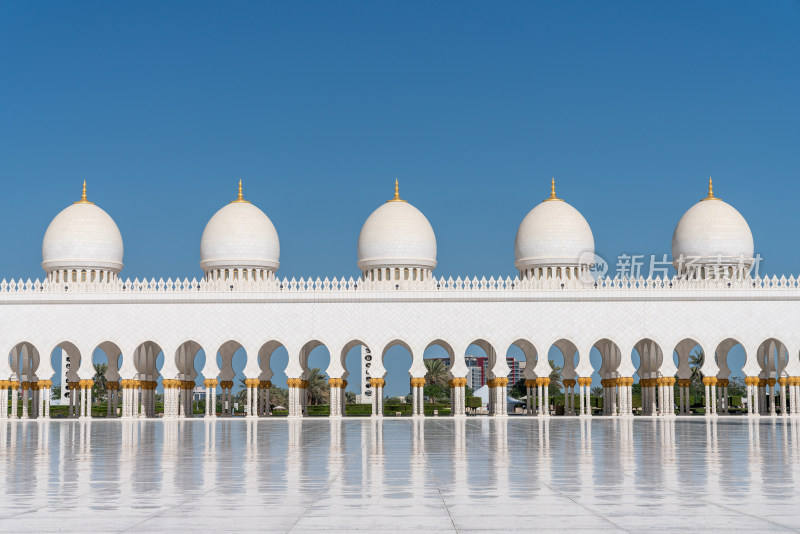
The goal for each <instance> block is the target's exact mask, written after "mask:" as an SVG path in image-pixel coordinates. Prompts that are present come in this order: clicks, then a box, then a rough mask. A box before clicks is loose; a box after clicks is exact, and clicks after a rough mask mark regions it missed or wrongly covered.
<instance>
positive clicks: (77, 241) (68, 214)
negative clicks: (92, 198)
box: [42, 182, 124, 283]
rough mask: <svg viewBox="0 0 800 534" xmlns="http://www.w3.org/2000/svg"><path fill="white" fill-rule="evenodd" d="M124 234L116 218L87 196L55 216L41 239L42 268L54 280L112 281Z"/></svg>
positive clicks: (116, 271)
mask: <svg viewBox="0 0 800 534" xmlns="http://www.w3.org/2000/svg"><path fill="white" fill-rule="evenodd" d="M123 252H124V248H123V243H122V235H121V234H120V231H119V228H118V227H117V225H116V223H115V222H114V219H112V218H111V217H110V216H109V215H108V214H107V213H106V212H105V211H103V210H102V209H100V208H99V207H97V206H96V205H95V204H93V203H92V202H89V201H88V200H87V199H86V182H84V184H83V195H82V196H81V200H79V201H78V202H75V203H74V204H72V205H70V206H68V207H67V208H65V209H64V210H62V211H61V212H60V213H59V214H58V215H56V216H55V218H54V219H53V221H52V222H51V223H50V225H49V226H48V227H47V231H46V232H45V234H44V239H43V240H42V268H43V269H44V270H45V271H46V272H47V279H48V280H49V281H51V282H64V283H67V282H90V283H96V282H111V281H114V280H116V279H117V275H118V274H119V272H120V271H121V270H122V267H123V263H122V257H123Z"/></svg>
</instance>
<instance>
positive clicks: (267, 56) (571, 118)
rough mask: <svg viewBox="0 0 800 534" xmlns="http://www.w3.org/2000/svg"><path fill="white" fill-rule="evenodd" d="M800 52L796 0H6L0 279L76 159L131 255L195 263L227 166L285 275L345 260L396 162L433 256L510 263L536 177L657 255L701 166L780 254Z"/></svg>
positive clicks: (228, 186)
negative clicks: (433, 244)
mask: <svg viewBox="0 0 800 534" xmlns="http://www.w3.org/2000/svg"><path fill="white" fill-rule="evenodd" d="M799 65H800V3H798V2H796V1H795V2H792V1H783V2H781V1H774V2H761V3H754V2H734V1H725V2H700V3H696V2H669V3H667V2H662V3H655V2H647V3H643V2H615V3H608V2H604V3H600V2H558V3H555V2H552V3H534V2H503V3H491V2H435V3H431V2H378V3H367V2H336V3H329V2H313V3H303V2H286V3H277V2H273V3H265V2H251V3H249V2H235V3H222V2H219V3H209V2H197V1H192V2H177V1H175V2H168V3H161V2H137V3H119V2H114V3H111V2H80V3H56V2H45V3H41V2H40V3H34V2H3V3H0V79H1V80H2V83H0V124H2V128H0V179H1V180H2V182H0V183H2V189H3V194H2V195H0V202H2V210H1V211H0V223H1V224H2V225H3V227H4V229H5V230H4V231H3V240H4V244H3V245H4V246H3V250H5V251H6V253H5V254H3V255H0V277H6V278H11V277H20V276H21V277H31V278H32V277H36V276H41V273H42V271H41V268H40V266H39V263H40V261H41V252H40V245H41V238H42V236H43V234H44V231H45V229H46V227H47V225H48V223H49V221H50V219H51V218H52V217H53V216H54V215H55V214H56V213H57V212H58V211H59V210H61V209H62V208H64V207H65V206H66V205H68V204H69V203H70V202H72V201H74V200H76V199H77V197H78V195H79V192H80V183H81V181H82V180H83V179H84V178H85V179H87V180H88V183H89V194H90V197H91V199H92V200H94V201H95V202H97V203H98V204H99V205H100V206H102V207H103V208H104V209H105V210H106V211H108V212H109V213H110V214H111V215H112V216H113V217H114V218H115V220H116V221H117V223H118V225H119V227H120V229H121V231H122V234H123V237H124V239H125V249H126V250H125V263H126V267H125V270H124V273H123V274H125V275H127V276H130V277H134V276H136V277H142V276H148V277H149V276H164V277H166V276H180V277H184V276H198V275H200V269H199V266H198V261H199V260H198V249H199V241H200V235H201V233H202V230H203V227H204V225H205V223H206V222H207V220H208V219H209V218H210V217H211V215H212V214H213V213H214V212H215V211H216V210H217V209H218V208H219V207H221V206H222V205H224V204H225V203H226V202H228V201H229V200H231V199H232V198H233V197H234V195H235V186H236V181H237V180H238V179H239V178H243V179H244V181H245V192H246V196H247V197H248V198H249V199H250V200H252V201H253V202H254V203H256V204H257V205H258V206H260V207H261V208H262V209H263V210H264V211H265V212H266V213H267V214H268V215H269V216H270V218H271V219H272V220H273V222H274V223H275V225H276V227H277V229H278V232H279V234H280V238H281V248H282V251H281V269H280V271H279V274H281V275H284V276H297V277H299V276H309V275H311V276H334V275H335V276H343V275H344V276H356V275H357V269H356V265H355V262H356V239H357V236H358V231H359V229H360V227H361V224H362V223H363V221H364V220H365V219H366V217H367V216H368V215H369V213H370V212H371V211H372V210H373V209H375V208H376V207H377V206H379V205H380V204H381V203H382V202H383V201H384V200H386V199H387V198H389V197H390V196H391V193H392V184H393V180H394V177H395V176H397V177H399V179H400V182H401V191H402V194H403V197H404V198H407V199H408V200H410V201H411V202H412V203H414V204H415V205H416V206H417V207H418V208H420V209H421V210H422V211H423V212H424V213H425V214H426V215H427V217H428V218H429V220H430V221H431V224H432V225H433V227H434V230H435V231H436V235H437V239H438V244H439V267H438V268H437V273H438V274H439V275H453V276H456V275H490V274H494V275H513V273H514V269H513V260H514V256H513V252H514V251H513V239H514V233H515V231H516V228H517V225H518V224H519V222H520V221H521V220H522V218H523V217H524V215H525V213H526V212H527V211H528V210H529V209H531V208H532V207H533V206H534V205H535V204H536V203H538V202H539V201H540V200H541V199H543V198H545V197H546V196H547V193H548V186H549V179H550V176H551V175H555V176H556V180H557V184H558V190H559V196H561V197H562V198H564V199H566V200H568V201H569V202H570V203H572V204H573V205H574V206H575V207H577V208H578V209H579V210H580V211H581V212H582V213H583V214H584V216H585V217H586V218H587V220H588V221H589V223H590V224H591V226H592V229H593V231H594V235H595V241H596V248H597V251H598V253H600V254H601V255H602V256H604V257H606V258H611V259H612V261H613V258H616V256H617V255H618V254H620V253H628V254H634V253H645V254H650V253H656V254H662V253H668V252H669V246H670V239H671V235H672V230H673V228H674V226H675V224H676V222H677V220H678V218H679V217H680V215H681V214H682V213H683V211H685V210H686V209H687V208H688V207H689V206H690V205H691V204H693V203H694V202H695V201H697V200H699V199H700V198H702V197H703V196H704V194H705V188H706V181H707V179H708V176H709V175H713V176H714V178H715V190H716V192H717V194H718V196H720V197H721V198H723V199H725V200H726V201H728V202H730V203H731V204H733V205H734V206H735V207H736V208H737V209H739V210H740V211H741V212H742V214H743V215H744V216H745V217H746V218H747V220H748V221H749V223H750V226H751V228H752V230H753V233H754V237H755V243H756V250H757V252H759V253H760V254H761V255H762V256H763V257H764V258H765V259H764V264H763V266H764V268H765V269H766V270H767V271H769V272H770V273H779V274H782V273H787V274H788V273H794V274H797V273H798V272H800V247H797V246H794V240H793V239H789V240H787V239H786V236H790V235H795V234H796V233H797V232H798V231H799V230H800V221H798V219H797V217H796V215H795V213H794V212H795V209H796V208H795V199H796V198H797V197H798V193H800V185H798V179H797V178H798V170H800V150H798V146H800V99H798V97H797V95H798V88H799V86H800V67H799ZM403 366H407V362H403ZM392 375H401V373H400V372H393V369H391V368H390V386H391V387H390V391H391V390H392V389H397V391H398V392H400V390H401V389H403V388H405V389H406V390H407V380H406V377H405V376H400V377H399V378H398V382H397V384H398V385H397V386H396V387H395V386H394V385H393V380H392V379H391V376H392Z"/></svg>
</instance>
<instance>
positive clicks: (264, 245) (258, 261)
mask: <svg viewBox="0 0 800 534" xmlns="http://www.w3.org/2000/svg"><path fill="white" fill-rule="evenodd" d="M279 258H280V241H279V240H278V232H277V231H276V230H275V226H274V225H273V224H272V221H270V219H269V217H267V215H266V214H265V213H264V212H263V211H261V210H260V209H258V208H257V207H256V206H254V205H253V204H251V203H250V202H248V201H246V200H244V197H243V196H242V183H241V181H240V182H239V196H238V198H237V199H236V200H234V201H233V202H231V203H229V204H228V205H226V206H224V207H223V208H221V209H220V210H219V211H217V212H216V213H215V214H214V216H213V217H211V220H209V221H208V224H206V227H205V230H203V237H202V238H201V240H200V268H201V269H203V272H204V273H205V276H206V279H208V280H268V279H271V278H272V277H273V275H274V273H275V271H277V270H278V267H279V266H280V262H279V261H278V260H279Z"/></svg>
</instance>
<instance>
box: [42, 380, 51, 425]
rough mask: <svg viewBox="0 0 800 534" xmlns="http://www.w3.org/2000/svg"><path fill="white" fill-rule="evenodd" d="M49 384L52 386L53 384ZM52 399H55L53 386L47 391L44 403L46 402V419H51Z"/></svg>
mask: <svg viewBox="0 0 800 534" xmlns="http://www.w3.org/2000/svg"><path fill="white" fill-rule="evenodd" d="M49 383H50V384H52V382H49ZM52 398H53V390H52V386H48V387H47V389H45V401H44V402H45V405H44V417H45V418H46V419H50V402H51V401H52Z"/></svg>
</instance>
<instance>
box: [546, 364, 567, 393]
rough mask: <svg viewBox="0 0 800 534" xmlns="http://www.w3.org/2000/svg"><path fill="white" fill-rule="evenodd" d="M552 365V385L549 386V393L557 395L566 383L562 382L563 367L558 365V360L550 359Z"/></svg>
mask: <svg viewBox="0 0 800 534" xmlns="http://www.w3.org/2000/svg"><path fill="white" fill-rule="evenodd" d="M549 362H550V367H551V368H552V369H553V370H552V371H550V387H548V388H547V389H548V393H549V394H550V395H556V394H558V393H559V392H560V391H561V388H563V387H564V384H563V383H562V382H561V369H562V367H561V366H560V365H556V362H554V361H553V360H549Z"/></svg>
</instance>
